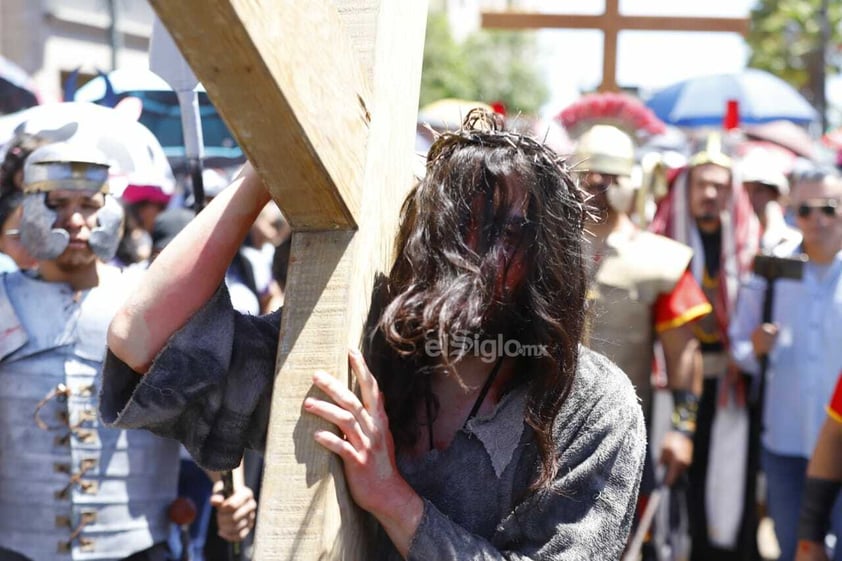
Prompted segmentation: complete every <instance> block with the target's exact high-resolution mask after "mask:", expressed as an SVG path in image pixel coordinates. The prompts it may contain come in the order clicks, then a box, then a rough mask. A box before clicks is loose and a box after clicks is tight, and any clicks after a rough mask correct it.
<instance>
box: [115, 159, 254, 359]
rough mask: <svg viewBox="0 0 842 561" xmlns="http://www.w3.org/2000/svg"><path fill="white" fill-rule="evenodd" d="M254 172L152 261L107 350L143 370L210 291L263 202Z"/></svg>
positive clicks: (120, 314)
mask: <svg viewBox="0 0 842 561" xmlns="http://www.w3.org/2000/svg"><path fill="white" fill-rule="evenodd" d="M268 200H269V195H268V194H267V193H266V191H265V190H264V189H263V187H262V184H261V183H260V180H259V178H258V177H257V175H256V174H255V173H254V172H253V171H251V172H249V173H246V174H245V175H244V176H241V177H239V178H238V179H237V180H236V181H235V184H234V185H233V186H232V187H230V188H228V189H226V190H225V191H223V192H222V193H221V194H220V195H219V196H218V197H216V198H215V199H214V200H213V201H211V203H210V204H209V205H208V206H207V207H206V208H205V209H204V210H203V211H202V212H201V213H200V214H199V215H198V216H196V218H195V219H193V220H192V221H191V222H190V224H188V225H187V227H186V228H185V229H184V230H183V231H182V232H181V233H180V234H179V235H178V236H177V237H176V238H175V239H174V240H173V241H172V242H171V243H170V244H169V245H168V246H167V247H166V249H164V251H163V252H161V254H160V255H159V256H158V257H157V258H156V259H155V261H154V263H153V264H152V265H151V266H150V268H149V270H148V271H147V272H146V274H145V275H144V277H143V280H142V281H141V282H140V283H139V286H138V289H137V290H136V291H135V292H133V293H132V295H131V296H130V297H129V299H128V300H127V301H126V303H125V304H124V305H123V307H122V308H121V309H120V310H119V311H118V312H117V314H116V316H115V317H114V320H113V321H112V323H111V325H110V327H109V329H108V346H109V348H110V349H111V351H112V352H113V353H114V354H115V355H116V356H117V357H118V358H120V359H121V360H122V361H123V362H125V363H126V364H128V365H129V366H130V367H131V368H132V369H133V370H135V371H136V372H140V373H145V372H146V371H147V370H148V368H149V365H150V364H151V362H152V360H153V359H154V358H155V356H156V355H157V354H158V353H159V352H160V351H161V349H162V348H163V347H164V345H165V344H166V342H167V339H169V338H170V336H171V335H172V334H173V333H175V332H176V331H177V330H178V329H179V328H181V327H182V326H183V325H184V324H185V323H186V322H187V320H188V319H189V318H190V317H192V316H193V315H194V314H195V313H196V312H197V311H198V310H199V309H200V308H201V307H202V306H203V305H204V303H205V302H207V300H208V299H209V298H210V297H211V295H213V293H214V292H215V291H216V289H217V288H218V287H219V285H220V284H221V283H222V281H223V279H224V278H225V271H226V269H227V268H228V265H229V263H230V262H231V259H233V257H234V255H235V254H236V252H237V250H238V249H239V247H240V244H241V243H242V241H243V239H244V238H245V236H246V234H247V233H248V230H249V228H250V227H251V224H252V222H253V221H254V219H255V217H256V216H257V215H258V214H259V213H260V210H261V209H262V208H263V206H264V205H265V204H266V203H267V202H268Z"/></svg>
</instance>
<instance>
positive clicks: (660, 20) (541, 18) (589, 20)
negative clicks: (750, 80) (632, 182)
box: [480, 0, 749, 91]
mask: <svg viewBox="0 0 842 561" xmlns="http://www.w3.org/2000/svg"><path fill="white" fill-rule="evenodd" d="M480 18H481V25H482V27H484V28H497V29H540V28H546V29H550V28H551V29H598V30H600V31H602V33H603V35H604V45H605V46H604V48H603V59H602V84H601V85H600V87H599V89H600V90H601V91H617V90H619V86H618V85H617V79H616V75H617V34H618V33H619V32H620V31H625V30H630V31H631V30H636V31H721V32H733V33H739V34H741V35H747V34H748V31H749V20H748V18H712V17H675V16H630V15H623V14H621V13H620V7H619V0H605V12H604V13H602V14H599V15H578V14H542V13H534V12H526V11H517V12H515V11H510V12H482V13H481V15H480Z"/></svg>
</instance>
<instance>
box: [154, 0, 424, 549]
mask: <svg viewBox="0 0 842 561" xmlns="http://www.w3.org/2000/svg"><path fill="white" fill-rule="evenodd" d="M152 3H153V6H154V7H155V9H156V11H157V12H158V14H159V16H160V17H161V19H162V20H163V22H164V24H165V25H166V26H167V28H168V29H169V31H170V33H171V34H172V35H173V37H174V38H175V40H176V43H177V44H178V45H179V47H180V48H181V49H182V51H183V52H184V54H185V57H186V58H187V60H188V61H189V62H190V64H191V66H192V67H193V69H194V71H195V72H196V75H197V76H198V77H199V79H200V80H201V81H202V82H203V83H204V84H205V86H206V88H207V90H208V93H209V94H210V96H211V98H212V99H213V101H214V103H215V104H216V105H217V107H218V108H219V109H220V112H221V113H222V115H223V117H224V118H225V120H226V122H227V123H228V124H229V126H230V127H231V128H232V131H233V132H234V133H235V134H236V135H237V138H238V140H239V141H240V143H241V144H242V145H243V148H244V150H245V152H246V154H248V156H249V158H250V159H252V161H253V162H254V164H255V167H256V168H257V169H258V171H259V172H260V173H261V176H262V177H263V178H264V180H265V181H266V182H267V185H269V187H270V189H271V191H272V194H273V196H274V198H275V201H276V202H277V203H278V205H279V206H280V207H281V210H283V211H284V213H285V214H286V215H287V217H288V218H289V219H290V223H291V225H292V227H293V238H292V248H291V254H290V255H291V256H290V264H289V270H288V274H287V287H286V294H285V302H286V305H285V311H284V315H283V319H282V322H281V339H280V344H279V349H278V360H277V369H276V370H277V372H278V375H277V377H276V380H275V387H274V394H273V401H272V414H271V420H270V426H269V434H268V444H267V451H266V458H265V459H266V462H265V464H266V465H265V472H264V480H263V488H262V495H261V501H260V510H259V513H260V514H259V521H258V527H257V541H256V548H257V549H256V558H257V559H260V560H261V561H263V560H270V559H272V560H273V559H283V560H296V561H299V560H302V561H309V560H312V561H315V560H320V561H321V560H330V561H332V560H347V561H359V560H364V559H368V558H370V557H369V555H368V553H367V545H368V544H367V543H366V542H365V540H364V537H365V534H364V532H363V530H362V525H363V519H362V517H361V516H360V515H359V512H357V510H356V508H355V507H354V505H353V502H352V501H351V500H350V498H349V496H348V494H347V489H346V488H345V486H344V480H343V477H342V472H341V463H340V462H339V461H338V459H337V458H336V457H334V456H333V455H332V454H330V453H328V452H326V451H325V450H324V449H322V448H321V447H320V446H318V445H317V444H316V443H315V441H314V440H313V436H312V435H313V432H314V431H315V430H316V429H317V428H320V427H322V426H323V424H322V423H321V422H318V421H316V419H315V418H314V417H312V416H310V415H304V414H302V409H301V407H302V402H303V400H304V397H305V396H306V395H308V394H309V393H310V392H312V391H315V390H313V387H312V383H311V379H312V375H313V372H314V371H315V370H319V369H320V370H326V371H328V372H331V373H334V374H336V375H337V376H340V377H342V378H343V379H347V377H348V365H347V349H348V347H349V346H354V347H358V346H359V345H360V341H361V336H362V332H363V324H364V321H365V318H366V316H367V313H368V306H369V302H370V299H371V291H372V287H373V282H374V279H375V278H376V277H377V276H378V275H380V274H385V273H386V272H387V271H388V268H389V266H390V265H391V261H392V258H393V255H392V241H393V239H394V236H395V234H396V231H397V219H398V213H399V208H400V204H401V203H402V201H403V198H404V197H405V194H406V192H407V191H408V189H409V187H410V186H411V182H412V170H413V167H412V163H413V158H414V141H415V122H416V115H417V109H418V91H419V84H420V77H421V62H422V51H423V42H424V29H425V25H426V15H427V2H426V0H422V1H417V0H413V1H412V2H403V1H398V0H384V1H382V2H380V1H379V0H336V1H335V2H298V3H295V2H291V1H277V2H274V3H269V2H258V1H251V2H246V1H245V0H230V1H223V0H189V1H185V0H178V1H177V2H176V1H169V2H165V1H164V0H153V2H152ZM270 4H271V9H269V5H270ZM194 11H197V12H198V11H201V12H203V13H202V14H201V15H200V17H199V21H198V22H197V19H196V18H194V17H193V14H192V12H194ZM328 12H330V13H328ZM334 16H335V17H334ZM229 20H232V21H229ZM319 25H321V26H322V27H321V28H320V29H318V30H317V31H315V30H314V28H315V27H318V26H319ZM282 31H283V33H288V34H289V36H288V37H286V38H284V39H283V40H281V39H279V38H278V37H277V34H278V33H281V32H282ZM282 44H283V45H287V47H288V48H286V49H281V50H277V49H279V46H280V45H282ZM340 55H341V56H340ZM222 59H224V60H222ZM346 65H348V66H350V67H352V68H353V70H354V71H353V72H350V73H349V72H348V69H347V68H345V66H346ZM263 67H266V68H268V69H269V70H260V69H261V68H263ZM223 69H227V70H226V71H223ZM238 69H239V70H238ZM229 72H230V73H233V74H228V73H229ZM253 74H260V75H261V78H260V79H256V78H255V77H254V76H253ZM266 74H268V77H267V76H266ZM241 78H247V80H246V82H247V83H248V84H249V85H250V89H249V91H247V92H238V91H237V89H238V88H239V89H246V88H244V84H243V83H242V82H239V80H240V79H241ZM208 81H210V83H208ZM228 81H232V82H233V85H232V84H230V83H228ZM211 84H213V85H211ZM330 89H336V91H322V90H330ZM359 92H364V93H363V94H360V93H359ZM305 94H307V95H305ZM357 95H359V99H357V98H356V97H355V96H357ZM255 104H259V105H258V106H257V107H256V106H255ZM363 106H364V110H362V113H361V108H363ZM320 124H324V126H323V127H320V126H319V125H320ZM287 127H291V128H290V129H288V130H285V131H284V132H282V133H281V132H280V131H279V129H280V128H284V129H286V128H287ZM346 151H347V153H346ZM325 162H333V163H334V164H335V165H334V166H333V167H330V166H329V165H327V164H326V163H325ZM337 162H338V163H337ZM290 170H292V171H290ZM333 171H336V173H333Z"/></svg>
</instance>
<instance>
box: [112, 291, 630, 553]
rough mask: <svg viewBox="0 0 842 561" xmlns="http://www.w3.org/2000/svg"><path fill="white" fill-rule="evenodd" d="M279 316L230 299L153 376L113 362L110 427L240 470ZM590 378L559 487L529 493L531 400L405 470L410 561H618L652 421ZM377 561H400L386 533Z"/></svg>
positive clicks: (588, 361)
mask: <svg viewBox="0 0 842 561" xmlns="http://www.w3.org/2000/svg"><path fill="white" fill-rule="evenodd" d="M279 320H280V317H279V313H275V314H271V315H268V316H263V317H253V316H243V315H240V314H238V313H236V312H234V311H233V310H232V309H231V306H230V302H229V301H228V296H227V294H226V292H225V290H224V288H221V289H220V290H219V291H218V292H217V293H216V294H215V295H214V297H213V298H212V299H211V300H210V301H209V302H208V303H207V304H206V305H205V306H204V307H203V308H202V309H201V310H200V311H199V312H198V313H197V314H196V315H195V316H194V317H193V318H192V319H191V320H190V322H189V323H188V324H187V325H186V326H185V327H184V328H182V329H181V330H180V331H178V332H177V333H176V334H175V335H173V336H172V338H171V339H170V341H169V342H168V343H167V346H166V347H165V348H164V350H162V351H161V353H160V354H159V355H158V356H157V357H156V359H155V361H154V362H153V365H152V367H151V368H150V370H149V372H148V373H147V374H146V375H145V376H142V377H141V376H139V375H138V374H137V373H135V372H133V371H132V370H131V369H129V368H128V366H126V365H125V364H124V363H122V362H121V361H120V360H119V359H117V358H116V357H115V356H114V355H113V354H111V353H110V352H109V353H108V356H107V358H106V362H105V366H104V377H103V389H102V393H101V396H100V397H101V401H100V410H101V411H100V412H101V415H102V418H103V420H104V421H105V422H106V423H108V424H111V425H114V426H120V427H126V428H146V429H149V430H151V431H153V432H155V433H157V434H160V435H163V436H168V437H172V438H176V439H178V440H180V441H181V442H183V443H184V445H185V446H186V447H187V449H188V450H189V451H190V453H191V454H192V455H193V456H194V458H195V459H196V461H197V462H198V463H200V464H201V465H203V466H204V467H206V468H208V469H211V470H224V469H231V468H233V467H234V466H236V465H237V464H238V463H239V461H240V457H241V456H242V453H243V450H244V448H246V447H250V448H255V449H258V450H262V449H263V448H264V447H265V444H266V427H267V423H268V418H269V404H270V398H271V395H270V394H271V388H272V378H273V376H274V374H273V373H274V365H275V354H276V350H277V340H278V329H279ZM580 352H581V355H580V360H579V370H578V371H577V373H576V376H575V381H574V383H573V388H572V390H571V392H570V395H569V397H568V398H567V401H566V402H565V403H564V405H563V406H562V408H561V411H560V412H559V415H558V417H557V419H556V423H555V426H554V435H555V441H556V445H557V453H558V455H559V470H558V475H557V476H556V478H555V480H554V481H553V483H552V485H551V487H550V488H548V489H543V490H541V491H538V492H529V490H528V487H529V484H530V483H531V482H532V480H533V479H534V477H535V474H536V470H537V466H538V461H539V457H538V451H537V446H536V444H535V441H534V435H533V433H532V429H531V428H530V427H528V426H527V425H526V424H525V423H524V421H523V408H524V405H525V392H524V391H522V390H521V391H517V390H516V391H513V392H511V393H510V394H508V395H507V396H506V397H504V398H503V399H502V400H501V401H500V403H499V404H498V405H497V407H496V409H495V411H494V412H493V413H492V414H491V415H490V416H488V417H485V418H476V419H474V420H472V421H471V422H470V423H469V424H468V426H467V427H466V428H465V429H463V430H462V431H460V432H459V433H458V434H457V435H456V438H455V439H454V440H453V442H452V444H451V445H450V446H449V447H448V448H447V449H446V450H442V451H433V452H431V453H429V454H427V455H425V456H424V457H423V458H418V459H409V458H404V457H401V458H398V467H399V469H400V470H401V472H402V474H403V476H404V477H405V478H406V479H407V481H408V482H409V483H410V484H411V485H412V486H413V488H414V489H415V490H416V491H417V492H418V493H419V495H421V496H422V497H423V499H424V515H423V517H422V520H421V523H420V525H419V527H418V530H417V532H416V534H415V536H414V537H413V539H412V542H411V545H410V551H409V557H408V558H409V559H410V560H417V561H432V560H436V561H450V560H452V561H457V560H458V561H465V560H468V559H471V560H478V561H479V560H489V561H490V560H501V559H507V560H524V561H525V560H530V559H532V560H536V561H537V560H544V561H549V560H575V561H593V560H605V561H609V560H616V559H617V558H618V557H619V555H620V553H621V552H622V550H623V546H624V545H625V542H626V539H627V536H628V532H629V528H630V526H631V522H632V516H633V513H634V509H635V504H636V497H637V490H638V485H639V482H640V475H641V472H642V466H643V456H644V453H645V449H646V445H645V444H646V442H645V439H646V436H645V430H644V423H643V414H642V411H641V408H640V405H639V403H638V400H637V397H636V395H635V391H634V389H633V388H632V386H631V384H630V383H629V381H628V377H627V376H626V375H625V374H624V373H623V372H622V371H620V370H619V369H618V368H617V367H616V366H615V365H613V364H612V363H611V362H609V361H608V360H607V359H606V358H604V357H603V356H602V355H599V354H597V353H595V352H593V351H590V350H587V349H585V348H584V347H582V348H581V351H580ZM376 543H377V547H376V551H377V556H378V557H377V558H378V559H384V560H390V561H391V560H396V559H400V556H399V555H398V553H397V551H396V550H395V549H394V547H393V546H392V544H391V543H390V542H389V540H388V538H387V537H386V535H385V533H384V532H382V531H380V532H379V535H378V538H377V542H376Z"/></svg>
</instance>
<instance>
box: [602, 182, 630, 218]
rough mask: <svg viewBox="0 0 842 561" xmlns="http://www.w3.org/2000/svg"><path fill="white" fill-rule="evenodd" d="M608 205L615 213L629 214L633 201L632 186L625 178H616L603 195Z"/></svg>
mask: <svg viewBox="0 0 842 561" xmlns="http://www.w3.org/2000/svg"><path fill="white" fill-rule="evenodd" d="M605 195H606V198H607V199H608V204H609V205H611V208H613V209H614V210H615V211H617V212H629V211H630V210H631V204H632V201H633V200H634V185H632V182H631V181H630V180H629V178H627V177H618V178H617V181H616V182H614V183H611V185H609V186H608V191H607V192H606V193H605Z"/></svg>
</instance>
